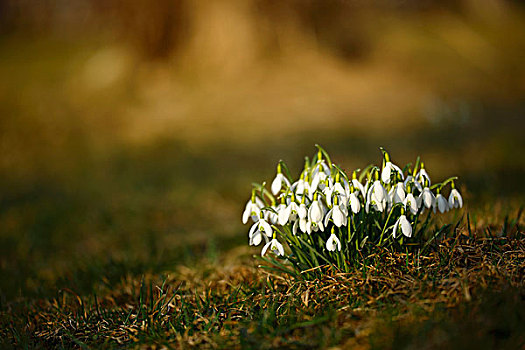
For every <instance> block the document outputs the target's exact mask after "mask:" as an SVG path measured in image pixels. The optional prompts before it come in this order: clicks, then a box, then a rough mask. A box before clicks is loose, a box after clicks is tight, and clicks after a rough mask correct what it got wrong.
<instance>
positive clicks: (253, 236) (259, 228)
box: [248, 215, 273, 245]
mask: <svg viewBox="0 0 525 350" xmlns="http://www.w3.org/2000/svg"><path fill="white" fill-rule="evenodd" d="M263 234H265V235H266V236H268V237H272V234H273V229H272V227H271V226H270V224H269V223H268V222H267V221H266V219H264V218H263V217H262V215H261V218H260V219H259V221H258V222H256V223H254V224H253V225H252V227H251V228H250V232H249V233H248V237H249V238H250V245H259V243H261V241H262V238H263Z"/></svg>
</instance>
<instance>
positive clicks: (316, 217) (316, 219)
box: [306, 199, 325, 233]
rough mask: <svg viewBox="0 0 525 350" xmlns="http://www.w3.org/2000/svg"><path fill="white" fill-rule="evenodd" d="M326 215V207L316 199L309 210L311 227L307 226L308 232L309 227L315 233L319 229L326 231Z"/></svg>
mask: <svg viewBox="0 0 525 350" xmlns="http://www.w3.org/2000/svg"><path fill="white" fill-rule="evenodd" d="M324 214H325V212H324V207H323V206H322V204H321V202H320V201H319V200H317V199H315V200H314V201H313V202H312V205H311V206H310V208H309V209H308V219H309V220H308V223H309V224H310V225H308V224H307V226H306V228H307V231H308V227H310V228H311V230H313V231H317V230H318V228H319V229H321V231H324V226H323V217H324ZM308 233H310V232H308Z"/></svg>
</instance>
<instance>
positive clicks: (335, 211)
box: [324, 204, 348, 227]
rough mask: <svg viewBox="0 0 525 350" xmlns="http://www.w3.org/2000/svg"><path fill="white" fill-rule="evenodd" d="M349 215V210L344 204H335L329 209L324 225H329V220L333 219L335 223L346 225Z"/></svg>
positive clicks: (336, 224) (339, 225)
mask: <svg viewBox="0 0 525 350" xmlns="http://www.w3.org/2000/svg"><path fill="white" fill-rule="evenodd" d="M347 216H348V211H347V210H346V207H345V206H343V205H339V204H335V205H334V207H333V208H332V209H330V210H329V211H328V213H327V214H326V216H325V219H324V226H325V227H326V226H328V220H330V219H332V221H333V222H334V225H335V226H337V227H341V226H344V225H346V218H347Z"/></svg>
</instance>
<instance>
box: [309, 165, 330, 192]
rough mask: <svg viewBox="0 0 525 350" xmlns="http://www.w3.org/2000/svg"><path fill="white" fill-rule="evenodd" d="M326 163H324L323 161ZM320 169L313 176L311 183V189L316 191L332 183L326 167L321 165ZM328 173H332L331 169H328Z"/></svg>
mask: <svg viewBox="0 0 525 350" xmlns="http://www.w3.org/2000/svg"><path fill="white" fill-rule="evenodd" d="M323 164H324V163H323ZM318 169H319V171H317V172H316V173H315V174H314V175H313V178H312V183H311V184H310V191H311V192H314V191H316V190H317V188H319V190H321V191H323V190H324V189H325V188H326V186H327V185H328V186H329V185H331V181H332V179H331V178H329V177H328V175H326V174H327V172H325V169H324V167H321V166H319V167H318ZM328 174H330V170H329V169H328Z"/></svg>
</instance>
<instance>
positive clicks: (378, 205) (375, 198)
mask: <svg viewBox="0 0 525 350" xmlns="http://www.w3.org/2000/svg"><path fill="white" fill-rule="evenodd" d="M387 198H388V193H387V192H386V189H385V188H384V187H383V185H382V184H381V182H379V180H375V181H374V183H373V184H372V186H370V188H369V189H368V193H367V199H366V211H367V212H368V211H369V208H370V205H372V206H373V207H374V208H375V209H376V210H377V211H380V212H382V211H384V210H385V208H386V204H387Z"/></svg>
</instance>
